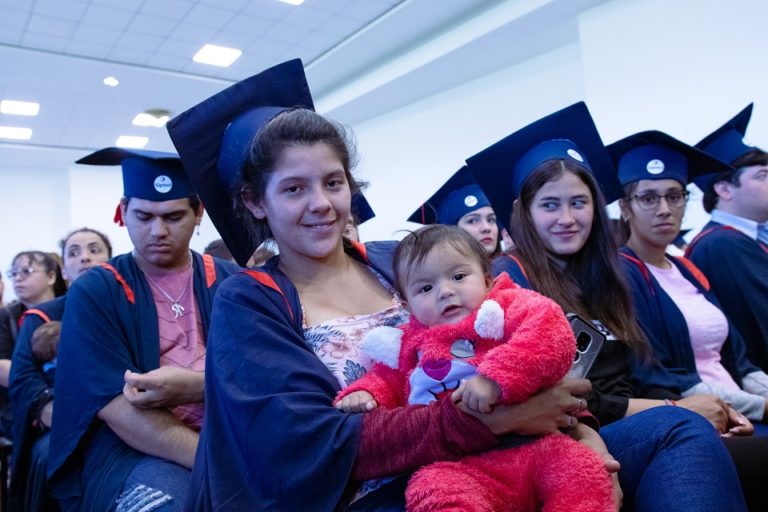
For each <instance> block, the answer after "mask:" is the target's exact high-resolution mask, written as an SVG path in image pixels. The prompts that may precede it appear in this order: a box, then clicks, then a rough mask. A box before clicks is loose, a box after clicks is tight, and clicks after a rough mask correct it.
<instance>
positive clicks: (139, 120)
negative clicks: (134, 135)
mask: <svg viewBox="0 0 768 512" xmlns="http://www.w3.org/2000/svg"><path fill="white" fill-rule="evenodd" d="M169 119H170V112H168V111H167V110H164V109H161V108H155V109H151V110H147V111H146V112H142V113H140V114H136V117H134V118H133V124H134V126H151V127H153V128H162V127H163V126H165V123H167V122H168V120H169Z"/></svg>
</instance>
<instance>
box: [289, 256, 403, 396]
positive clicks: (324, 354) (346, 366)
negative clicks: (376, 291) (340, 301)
mask: <svg viewBox="0 0 768 512" xmlns="http://www.w3.org/2000/svg"><path fill="white" fill-rule="evenodd" d="M370 270H371V272H373V273H374V275H375V276H376V277H377V278H378V280H379V282H380V283H381V284H382V285H383V286H384V287H385V288H386V289H387V291H388V292H390V293H391V294H392V304H391V305H390V306H389V307H387V308H385V309H382V310H381V311H377V312H375V313H370V314H367V315H352V316H342V317H339V318H334V319H333V320H328V321H326V322H322V323H320V324H318V325H315V326H312V327H307V326H306V325H305V326H304V339H305V340H307V343H308V344H309V346H310V347H312V350H313V351H314V352H315V355H317V357H318V358H319V359H320V360H321V361H322V362H323V364H325V366H326V367H327V368H328V369H329V370H330V371H331V373H333V375H334V377H336V379H337V380H338V381H339V385H340V386H341V387H342V388H345V387H347V386H348V385H349V384H351V383H352V382H354V381H356V380H357V379H359V378H360V377H362V376H363V375H365V373H366V372H367V371H368V369H369V368H370V367H371V365H372V362H371V358H370V357H368V356H367V355H366V354H364V353H363V352H362V350H361V349H360V345H361V344H362V341H363V337H365V335H366V334H367V333H368V331H370V330H371V329H373V328H374V327H380V326H389V327H395V326H398V325H400V324H404V323H406V322H408V312H407V311H406V310H405V308H404V307H403V305H402V303H401V302H400V300H399V298H398V297H397V294H396V293H395V290H394V288H392V286H391V285H390V284H389V283H388V282H387V280H386V279H384V276H382V275H381V274H379V273H378V272H376V271H375V270H374V269H370ZM302 309H303V308H302ZM302 312H303V311H302ZM305 316H306V315H305Z"/></svg>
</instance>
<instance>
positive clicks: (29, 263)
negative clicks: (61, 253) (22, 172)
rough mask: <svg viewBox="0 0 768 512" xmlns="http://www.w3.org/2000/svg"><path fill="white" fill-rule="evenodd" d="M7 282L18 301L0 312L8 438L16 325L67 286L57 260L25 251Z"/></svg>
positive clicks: (0, 407)
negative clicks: (9, 394) (9, 382)
mask: <svg viewBox="0 0 768 512" xmlns="http://www.w3.org/2000/svg"><path fill="white" fill-rule="evenodd" d="M8 279H10V281H11V283H12V284H13V290H14V292H15V293H16V297H17V298H18V301H15V302H12V303H10V304H8V305H7V306H6V307H5V308H3V309H0V434H2V435H4V436H5V437H8V438H11V437H12V435H13V434H12V427H11V421H12V420H11V407H10V406H9V404H8V381H9V376H10V373H11V357H12V356H13V350H14V347H15V346H16V338H17V336H18V329H19V323H20V322H21V318H22V316H23V315H24V312H25V311H27V310H28V309H29V308H32V307H34V306H36V305H38V304H40V303H42V302H47V301H49V300H51V299H54V298H55V297H59V296H61V295H64V293H66V291H67V283H66V281H64V278H63V277H62V275H61V268H59V265H58V264H57V263H56V260H54V259H53V258H51V256H50V254H48V253H46V252H42V251H24V252H20V253H19V254H17V255H16V256H14V258H13V264H12V265H11V270H9V271H8Z"/></svg>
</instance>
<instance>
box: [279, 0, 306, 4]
mask: <svg viewBox="0 0 768 512" xmlns="http://www.w3.org/2000/svg"><path fill="white" fill-rule="evenodd" d="M280 1H281V2H283V3H285V4H291V5H301V4H303V3H304V0H280Z"/></svg>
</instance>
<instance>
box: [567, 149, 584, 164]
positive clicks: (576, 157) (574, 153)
mask: <svg viewBox="0 0 768 512" xmlns="http://www.w3.org/2000/svg"><path fill="white" fill-rule="evenodd" d="M566 153H568V156H570V157H571V158H573V159H574V160H576V161H577V162H583V161H584V157H583V156H581V154H580V153H579V152H578V151H576V150H575V149H573V148H571V149H569V150H568V151H566Z"/></svg>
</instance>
